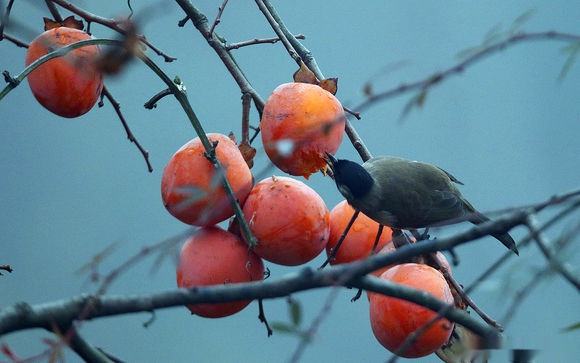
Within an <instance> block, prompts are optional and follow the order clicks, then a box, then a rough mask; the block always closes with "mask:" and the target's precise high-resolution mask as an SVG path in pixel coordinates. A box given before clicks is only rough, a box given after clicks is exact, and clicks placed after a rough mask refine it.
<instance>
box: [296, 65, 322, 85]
mask: <svg viewBox="0 0 580 363" xmlns="http://www.w3.org/2000/svg"><path fill="white" fill-rule="evenodd" d="M293 78H294V82H299V83H309V84H316V85H317V84H318V83H319V82H318V78H316V76H315V75H314V73H313V72H312V71H311V70H310V69H308V67H306V64H304V62H302V63H300V69H298V70H297V71H296V72H295V73H294V75H293Z"/></svg>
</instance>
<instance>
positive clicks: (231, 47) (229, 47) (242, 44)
mask: <svg viewBox="0 0 580 363" xmlns="http://www.w3.org/2000/svg"><path fill="white" fill-rule="evenodd" d="M295 37H296V39H306V36H304V35H303V34H296V35H295ZM279 41H280V38H277V37H276V38H265V39H258V38H254V39H250V40H245V41H243V42H239V43H232V44H228V45H226V50H234V49H240V48H243V47H248V46H251V45H256V44H275V43H277V42H279Z"/></svg>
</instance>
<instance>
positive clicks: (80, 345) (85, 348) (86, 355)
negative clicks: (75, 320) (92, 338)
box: [67, 326, 113, 363]
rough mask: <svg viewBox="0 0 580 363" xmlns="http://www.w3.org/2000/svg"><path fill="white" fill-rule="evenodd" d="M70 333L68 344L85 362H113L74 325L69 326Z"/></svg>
mask: <svg viewBox="0 0 580 363" xmlns="http://www.w3.org/2000/svg"><path fill="white" fill-rule="evenodd" d="M68 332H69V334H70V336H69V341H68V342H67V344H68V345H69V347H70V348H71V349H72V350H73V351H74V352H75V353H76V354H77V355H78V356H79V357H80V358H82V359H83V360H84V361H85V362H88V363H113V361H112V360H111V359H109V357H108V356H107V355H106V354H104V353H103V352H102V351H101V350H100V349H98V348H95V347H93V346H92V345H90V344H89V343H88V342H87V341H86V340H85V339H84V338H83V337H82V336H81V335H80V334H79V332H78V331H77V330H76V329H75V328H74V327H72V326H71V327H69V328H68Z"/></svg>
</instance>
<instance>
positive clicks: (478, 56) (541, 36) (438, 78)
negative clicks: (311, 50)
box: [354, 31, 580, 112]
mask: <svg viewBox="0 0 580 363" xmlns="http://www.w3.org/2000/svg"><path fill="white" fill-rule="evenodd" d="M541 40H558V41H564V42H579V41H580V35H575V34H566V33H560V32H555V31H547V32H538V33H519V34H515V35H512V36H511V37H509V38H507V39H505V40H503V41H501V42H498V43H495V44H493V45H490V46H488V47H485V48H483V49H481V50H479V51H477V52H475V53H473V54H472V55H470V56H469V57H467V58H466V59H464V60H463V61H461V62H459V63H457V64H456V65H453V66H451V67H449V68H447V69H444V70H442V71H439V72H436V73H434V74H432V75H430V76H429V77H427V78H424V79H421V80H418V81H415V82H411V83H403V84H401V85H400V86H398V87H396V88H393V89H390V90H387V91H384V92H379V93H377V94H372V95H370V96H369V97H368V98H367V99H366V100H365V101H363V102H362V103H361V104H359V105H358V106H356V107H354V109H355V110H356V111H358V112H361V111H364V110H366V109H368V108H369V107H370V106H372V105H373V104H375V103H377V102H380V101H384V100H386V99H389V98H393V97H396V96H400V95H402V94H405V93H407V92H410V91H416V90H424V89H427V88H430V87H432V86H434V85H436V84H440V83H441V82H443V81H444V80H447V79H448V78H449V77H451V76H453V75H458V74H461V73H462V72H463V71H465V70H466V69H467V68H468V67H470V66H472V65H474V64H475V63H477V62H479V61H481V60H483V59H485V58H487V57H489V56H490V55H493V54H495V53H498V52H500V51H502V50H505V49H507V48H510V47H512V46H514V45H516V44H519V43H523V42H529V41H541Z"/></svg>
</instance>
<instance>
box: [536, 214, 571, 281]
mask: <svg viewBox="0 0 580 363" xmlns="http://www.w3.org/2000/svg"><path fill="white" fill-rule="evenodd" d="M526 225H527V227H528V229H529V230H530V232H531V233H532V236H533V237H534V241H535V242H536V245H537V246H538V248H539V249H540V251H541V252H542V254H543V255H544V257H545V258H546V260H547V261H548V264H549V265H550V267H551V268H552V269H553V270H554V271H556V272H557V273H559V274H560V275H561V276H562V277H563V278H564V279H565V280H566V281H568V282H569V283H570V284H571V285H572V286H574V287H575V288H576V291H578V290H580V281H579V280H578V278H576V276H574V275H573V274H572V272H570V271H569V270H568V269H567V268H566V267H565V266H564V265H563V264H562V263H561V262H560V261H558V259H557V258H556V256H554V254H553V253H552V251H550V249H549V248H548V245H549V244H550V243H549V242H548V241H547V240H546V237H544V235H543V234H542V233H541V232H540V230H539V227H538V221H537V219H536V218H535V216H534V215H533V214H531V215H529V216H528V218H527V220H526Z"/></svg>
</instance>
